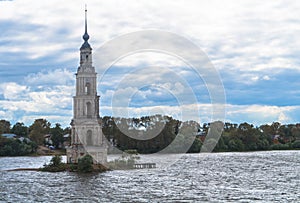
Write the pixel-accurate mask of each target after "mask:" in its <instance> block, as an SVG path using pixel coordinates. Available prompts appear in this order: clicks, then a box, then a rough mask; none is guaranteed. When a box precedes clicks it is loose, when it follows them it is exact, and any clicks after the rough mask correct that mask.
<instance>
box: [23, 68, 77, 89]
mask: <svg viewBox="0 0 300 203" xmlns="http://www.w3.org/2000/svg"><path fill="white" fill-rule="evenodd" d="M74 81H75V77H74V73H73V72H70V71H69V70H67V69H55V70H48V71H47V70H44V71H42V72H38V73H32V74H29V75H28V76H26V77H25V82H26V84H29V85H32V86H33V85H49V84H55V85H70V84H74Z"/></svg>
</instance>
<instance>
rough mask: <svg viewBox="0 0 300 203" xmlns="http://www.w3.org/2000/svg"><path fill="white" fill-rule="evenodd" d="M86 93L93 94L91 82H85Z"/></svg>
mask: <svg viewBox="0 0 300 203" xmlns="http://www.w3.org/2000/svg"><path fill="white" fill-rule="evenodd" d="M85 94H87V95H90V94H91V84H90V83H89V82H87V83H86V84H85Z"/></svg>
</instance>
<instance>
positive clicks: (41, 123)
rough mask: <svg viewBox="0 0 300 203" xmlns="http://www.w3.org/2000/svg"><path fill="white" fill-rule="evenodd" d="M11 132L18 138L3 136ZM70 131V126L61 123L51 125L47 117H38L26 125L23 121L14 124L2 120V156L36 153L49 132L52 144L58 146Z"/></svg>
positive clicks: (0, 153)
mask: <svg viewBox="0 0 300 203" xmlns="http://www.w3.org/2000/svg"><path fill="white" fill-rule="evenodd" d="M9 133H11V134H15V135H16V136H17V137H16V139H9V138H6V137H4V136H1V135H2V134H9ZM69 133H70V128H69V127H67V128H62V127H61V125H60V124H59V123H56V124H55V125H54V126H53V127H51V123H50V122H49V121H47V120H46V119H36V120H35V121H34V122H33V123H32V124H31V125H30V126H26V125H25V124H24V123H22V122H17V123H15V124H14V125H13V126H12V125H11V123H10V122H9V121H7V120H0V156H20V155H28V154H32V153H35V152H36V150H37V148H38V146H39V145H45V144H46V143H45V135H47V134H51V140H52V142H53V143H52V144H53V145H54V146H55V147H56V148H58V147H59V146H60V145H61V143H62V142H63V135H65V134H69ZM20 138H22V139H20ZM26 138H28V139H26Z"/></svg>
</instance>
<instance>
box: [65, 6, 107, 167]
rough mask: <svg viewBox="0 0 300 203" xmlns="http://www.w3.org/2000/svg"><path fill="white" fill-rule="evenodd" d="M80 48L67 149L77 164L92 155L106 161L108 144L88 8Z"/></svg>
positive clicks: (95, 161)
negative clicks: (85, 156)
mask: <svg viewBox="0 0 300 203" xmlns="http://www.w3.org/2000/svg"><path fill="white" fill-rule="evenodd" d="M82 38H83V40H84V42H83V44H82V45H81V47H80V63H79V64H80V65H79V67H78V69H77V73H76V74H75V75H76V95H75V96H74V97H73V119H72V121H71V144H70V147H69V148H67V162H68V163H78V159H79V158H81V157H83V156H84V155H86V154H90V155H91V156H92V157H93V159H94V164H101V163H102V164H104V163H106V161H107V146H106V142H105V139H104V136H103V133H102V126H101V119H100V116H99V98H100V96H98V95H97V73H96V72H95V68H94V67H93V64H92V48H91V46H90V44H89V43H88V40H89V38H90V36H89V35H88V32H87V9H85V32H84V35H83V37H82Z"/></svg>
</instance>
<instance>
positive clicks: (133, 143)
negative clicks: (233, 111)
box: [0, 115, 300, 156]
mask: <svg viewBox="0 0 300 203" xmlns="http://www.w3.org/2000/svg"><path fill="white" fill-rule="evenodd" d="M101 125H102V131H103V134H104V135H105V137H106V138H107V140H108V142H109V144H110V145H111V146H114V147H115V148H117V149H119V150H122V151H125V150H131V149H135V150H137V151H138V153H146V154H147V153H156V152H160V151H164V152H166V153H184V152H191V153H196V152H200V150H201V148H202V146H203V143H204V141H205V139H206V136H207V134H208V131H209V127H210V125H211V124H210V123H203V124H202V125H200V124H199V123H197V122H195V121H184V122H183V121H180V120H177V119H174V118H172V117H171V116H162V115H154V116H145V117H141V118H114V117H110V116H105V117H103V118H102V122H101ZM223 126H224V127H223V132H222V135H221V137H220V138H219V139H218V140H213V138H210V139H211V140H206V143H215V144H216V146H215V148H214V150H213V151H215V152H228V151H257V150H285V149H299V148H300V123H297V124H281V123H279V122H273V123H272V124H264V125H260V126H254V125H252V124H249V123H246V122H245V123H241V124H235V123H229V122H226V123H224V124H223ZM3 133H13V134H16V135H18V136H20V137H25V138H29V139H30V140H31V142H28V140H26V139H25V140H23V141H20V140H12V139H7V138H4V137H2V136H0V156H1V155H2V156H3V155H12V156H13V155H25V154H29V153H33V152H34V151H35V150H36V148H37V146H38V145H43V144H45V143H44V141H45V139H44V135H46V134H51V139H52V141H53V145H54V146H55V147H59V145H60V143H62V141H63V135H65V134H69V133H70V128H69V127H66V128H62V127H61V125H60V124H59V123H56V124H55V125H54V126H51V123H50V122H49V121H47V120H46V119H36V120H35V121H34V122H33V124H32V125H30V126H25V125H24V123H21V122H17V123H16V124H14V125H13V126H11V124H10V122H9V121H6V120H0V135H1V134H3Z"/></svg>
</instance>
